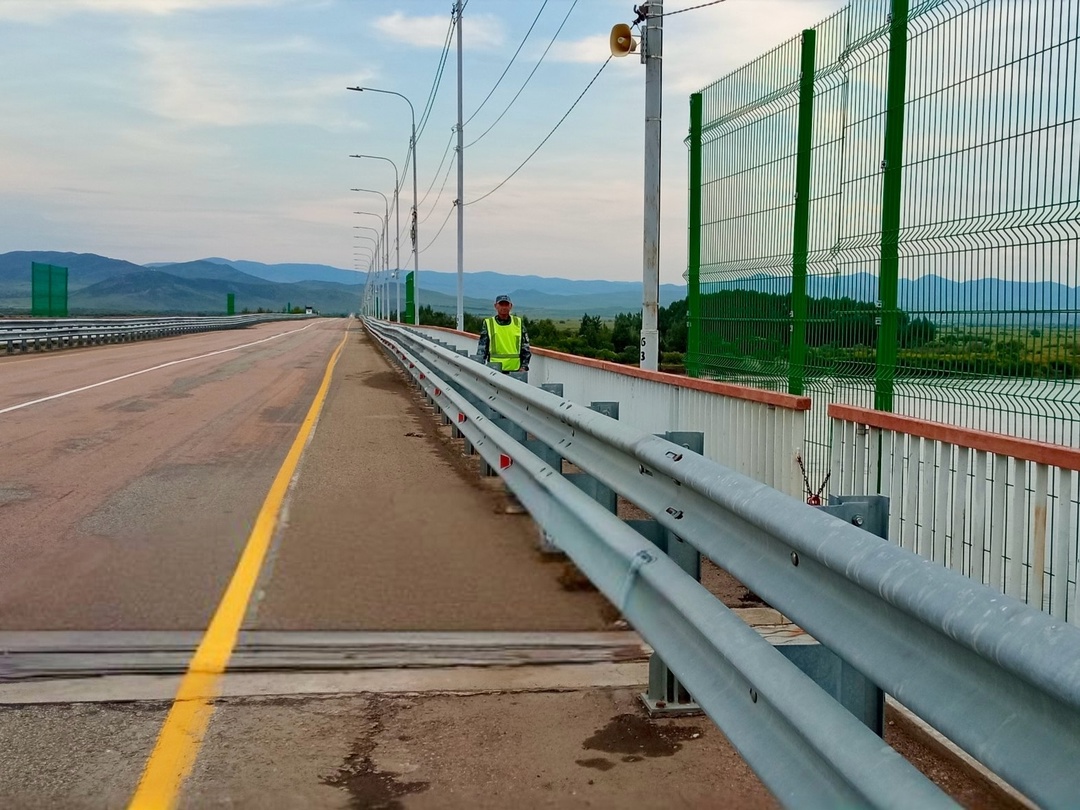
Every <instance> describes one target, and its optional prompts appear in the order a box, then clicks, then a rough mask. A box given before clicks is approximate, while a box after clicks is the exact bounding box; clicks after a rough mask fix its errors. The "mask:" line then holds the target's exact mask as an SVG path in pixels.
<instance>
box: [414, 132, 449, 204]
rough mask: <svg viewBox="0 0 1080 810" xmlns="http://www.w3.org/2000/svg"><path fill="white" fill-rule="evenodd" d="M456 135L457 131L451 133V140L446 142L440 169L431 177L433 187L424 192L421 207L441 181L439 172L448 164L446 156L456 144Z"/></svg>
mask: <svg viewBox="0 0 1080 810" xmlns="http://www.w3.org/2000/svg"><path fill="white" fill-rule="evenodd" d="M456 133H457V130H456V129H453V130H451V131H450V140H448V141H447V142H446V148H445V149H444V150H443V153H442V158H441V159H440V160H439V168H437V169H436V170H435V173H434V174H433V175H432V176H431V185H430V186H428V188H427V191H425V192H424V196H423V197H421V198H420V203H419V204H420V205H423V204H424V201H425V200H426V199H427V198H428V195H429V194H430V193H431V190H432V189H433V188H435V181H436V180H438V179H439V172H441V171H442V167H443V164H444V163H445V162H446V156H447V155H449V154H450V146H451V145H452V144H453V143H454V135H455V134H456Z"/></svg>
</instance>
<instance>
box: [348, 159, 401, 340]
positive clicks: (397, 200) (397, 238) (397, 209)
mask: <svg viewBox="0 0 1080 810" xmlns="http://www.w3.org/2000/svg"><path fill="white" fill-rule="evenodd" d="M349 157H354V158H367V159H368V160H385V161H386V162H387V163H389V164H390V165H391V166H393V167H394V254H395V260H394V275H395V277H396V278H397V285H396V287H397V322H398V323H401V194H400V189H401V180H400V178H399V176H398V167H397V164H396V163H394V161H392V160H391V159H390V158H388V157H383V156H382V155H349Z"/></svg>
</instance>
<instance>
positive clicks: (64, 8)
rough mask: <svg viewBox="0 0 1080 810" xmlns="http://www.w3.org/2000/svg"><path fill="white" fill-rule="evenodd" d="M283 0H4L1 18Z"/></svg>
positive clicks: (171, 10) (154, 11)
mask: <svg viewBox="0 0 1080 810" xmlns="http://www.w3.org/2000/svg"><path fill="white" fill-rule="evenodd" d="M281 2H282V0H0V20H12V21H15V22H27V23H47V22H51V21H53V20H56V19H58V18H60V17H65V16H68V15H71V14H82V13H91V12H92V13H98V14H133V15H134V14H138V15H144V16H145V15H149V16H166V15H169V14H175V13H177V12H182V11H203V10H214V11H217V10H221V9H224V8H238V7H255V6H272V5H280V4H281Z"/></svg>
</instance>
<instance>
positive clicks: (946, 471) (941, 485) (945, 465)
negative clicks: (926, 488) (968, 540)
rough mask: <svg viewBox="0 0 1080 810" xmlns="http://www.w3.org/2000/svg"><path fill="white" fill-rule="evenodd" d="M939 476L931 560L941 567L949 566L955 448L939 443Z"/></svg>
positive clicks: (935, 492)
mask: <svg viewBox="0 0 1080 810" xmlns="http://www.w3.org/2000/svg"><path fill="white" fill-rule="evenodd" d="M937 446H938V448H937V474H936V476H935V482H934V532H933V544H934V547H933V550H932V551H931V553H930V559H932V560H933V561H934V562H936V563H938V564H940V565H947V564H948V558H949V554H948V548H949V546H948V543H947V542H946V534H947V532H948V526H949V492H950V491H951V489H952V475H953V446H952V445H951V444H949V443H947V442H937Z"/></svg>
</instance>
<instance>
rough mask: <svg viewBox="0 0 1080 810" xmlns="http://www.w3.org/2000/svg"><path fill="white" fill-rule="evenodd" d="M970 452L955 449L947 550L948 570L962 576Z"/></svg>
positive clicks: (964, 449)
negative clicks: (949, 540)
mask: <svg viewBox="0 0 1080 810" xmlns="http://www.w3.org/2000/svg"><path fill="white" fill-rule="evenodd" d="M970 458H971V450H970V449H969V448H967V447H961V446H959V445H958V446H957V448H956V473H955V474H954V475H953V481H952V491H953V509H952V543H951V544H950V548H949V568H951V569H952V570H954V571H956V572H958V573H960V574H963V573H965V572H966V569H965V567H964V539H965V535H966V534H967V518H968V512H967V508H968V497H967V493H968V462H969V460H970Z"/></svg>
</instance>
